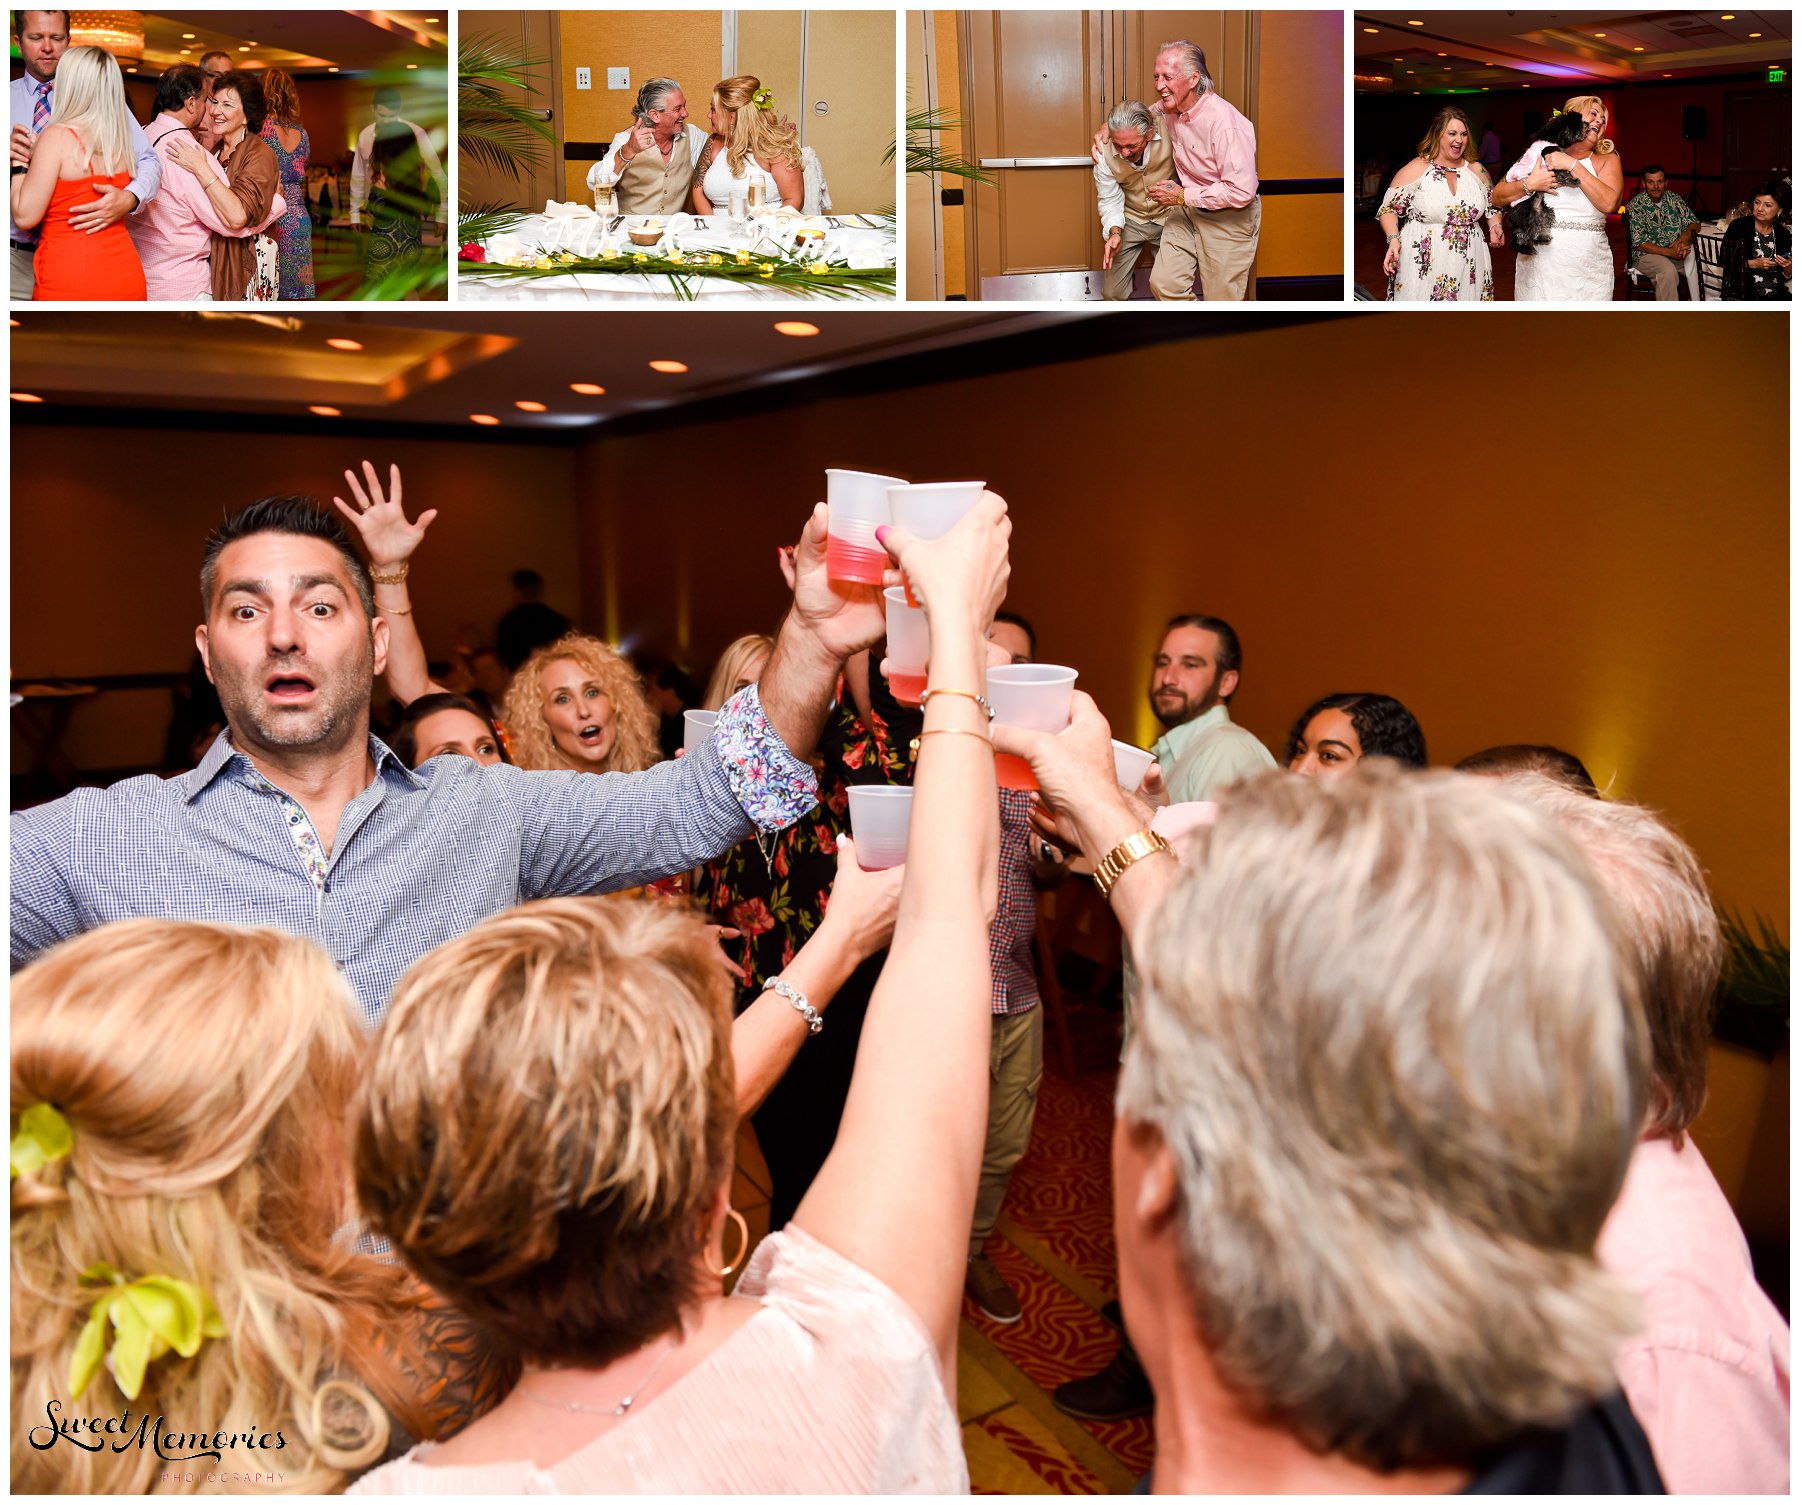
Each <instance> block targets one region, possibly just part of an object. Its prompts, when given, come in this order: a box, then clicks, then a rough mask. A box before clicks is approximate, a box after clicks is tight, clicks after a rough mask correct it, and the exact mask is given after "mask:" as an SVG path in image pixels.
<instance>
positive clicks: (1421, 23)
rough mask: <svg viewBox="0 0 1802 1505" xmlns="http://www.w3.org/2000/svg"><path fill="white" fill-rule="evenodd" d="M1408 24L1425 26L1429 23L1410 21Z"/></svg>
mask: <svg viewBox="0 0 1802 1505" xmlns="http://www.w3.org/2000/svg"><path fill="white" fill-rule="evenodd" d="M1408 24H1409V25H1410V26H1425V25H1426V24H1427V23H1426V22H1425V21H1410V22H1409V23H1408Z"/></svg>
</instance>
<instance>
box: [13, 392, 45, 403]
mask: <svg viewBox="0 0 1802 1505" xmlns="http://www.w3.org/2000/svg"><path fill="white" fill-rule="evenodd" d="M43 400H44V399H43V398H41V397H39V396H38V395H37V393H35V392H15V393H13V401H14V402H42V401H43Z"/></svg>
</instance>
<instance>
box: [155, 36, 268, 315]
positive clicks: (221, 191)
mask: <svg viewBox="0 0 1802 1505" xmlns="http://www.w3.org/2000/svg"><path fill="white" fill-rule="evenodd" d="M208 87H209V85H208V80H207V76H206V74H204V73H202V72H201V71H200V69H198V68H196V67H194V66H193V65H192V64H190V63H178V64H177V65H176V66H175V67H173V68H170V69H168V70H166V71H165V72H164V74H163V76H162V77H161V78H160V79H158V80H157V85H156V106H155V110H156V114H155V116H154V118H153V119H152V120H151V122H150V128H149V130H148V131H147V133H146V134H147V135H148V136H149V138H150V144H151V146H152V147H153V148H155V150H156V154H157V156H158V157H159V158H160V159H161V160H162V162H163V183H162V188H161V190H160V191H159V192H158V193H157V196H156V197H155V198H153V199H152V200H151V201H150V202H149V203H148V204H146V205H145V206H144V208H143V209H142V210H141V211H140V212H139V213H138V214H135V215H133V216H132V218H131V219H130V220H128V221H127V228H128V229H129V230H130V232H131V238H132V241H133V243H134V244H135V245H136V246H137V248H138V256H139V259H140V260H142V262H143V263H144V281H145V284H146V286H147V288H148V290H149V294H150V298H151V301H152V302H165V303H207V302H211V301H212V297H213V269H212V253H213V237H214V236H215V235H224V236H231V237H237V238H241V237H244V236H249V235H255V234H257V232H258V231H260V230H262V229H264V228H266V226H267V225H268V224H269V223H270V222H271V221H273V220H274V219H275V217H276V216H278V215H279V214H281V213H282V211H283V209H284V208H285V207H286V204H285V201H284V200H283V199H282V197H281V195H280V194H277V195H276V196H275V197H274V198H273V199H272V200H270V205H269V214H268V215H267V216H266V218H265V219H264V220H263V221H262V222H260V223H259V222H255V221H252V220H250V219H248V218H247V216H246V211H245V208H244V204H243V203H242V201H240V199H239V198H238V197H237V195H236V194H234V193H233V192H232V190H231V184H230V183H229V182H228V181H227V179H226V176H225V172H224V170H223V169H222V168H221V167H220V166H219V164H218V163H217V162H215V161H214V160H213V159H212V157H210V156H208V155H207V153H206V152H204V151H203V150H201V149H200V147H198V146H196V145H195V143H194V127H195V126H196V125H197V124H199V122H200V118H201V116H202V114H203V113H204V112H205V109H206V102H207V89H208ZM178 154H179V156H178Z"/></svg>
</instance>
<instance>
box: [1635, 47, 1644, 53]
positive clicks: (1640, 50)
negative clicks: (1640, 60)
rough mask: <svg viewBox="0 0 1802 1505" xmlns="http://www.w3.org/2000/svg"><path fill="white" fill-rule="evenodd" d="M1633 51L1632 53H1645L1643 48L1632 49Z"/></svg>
mask: <svg viewBox="0 0 1802 1505" xmlns="http://www.w3.org/2000/svg"><path fill="white" fill-rule="evenodd" d="M1633 50H1634V51H1635V52H1644V51H1645V48H1643V47H1635V48H1634V49H1633Z"/></svg>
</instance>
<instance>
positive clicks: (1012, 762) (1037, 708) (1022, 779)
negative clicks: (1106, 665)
mask: <svg viewBox="0 0 1802 1505" xmlns="http://www.w3.org/2000/svg"><path fill="white" fill-rule="evenodd" d="M1075 693H1076V671H1075V670H1074V669H1065V668H1062V667H1060V666H1059V665H1057V664H1002V665H999V666H998V667H996V668H993V669H990V670H989V672H988V698H989V704H990V705H991V706H993V707H994V709H995V721H996V722H997V724H999V725H1001V726H1019V727H1024V728H1026V730H1028V731H1033V732H1061V731H1062V730H1063V729H1064V728H1065V727H1067V726H1068V725H1069V724H1070V700H1071V697H1072V696H1073V695H1074V694H1075ZM995 779H996V782H998V783H999V784H1000V785H1001V787H1002V788H1003V789H1037V788H1038V787H1039V781H1038V780H1037V779H1035V778H1034V777H1033V776H1032V765H1031V764H1030V763H1028V762H1027V761H1026V759H1024V758H1016V757H1014V756H1013V755H1012V754H1010V753H996V754H995Z"/></svg>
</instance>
